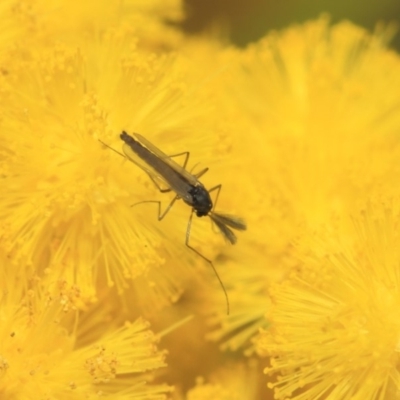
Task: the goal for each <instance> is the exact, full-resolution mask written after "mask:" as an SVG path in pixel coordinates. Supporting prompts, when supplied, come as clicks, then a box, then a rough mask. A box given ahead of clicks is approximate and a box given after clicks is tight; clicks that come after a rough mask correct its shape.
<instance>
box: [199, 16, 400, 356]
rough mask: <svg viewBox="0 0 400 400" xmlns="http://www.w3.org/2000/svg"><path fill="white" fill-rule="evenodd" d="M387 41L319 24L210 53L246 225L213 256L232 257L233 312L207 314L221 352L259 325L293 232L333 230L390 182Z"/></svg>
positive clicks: (394, 136)
mask: <svg viewBox="0 0 400 400" xmlns="http://www.w3.org/2000/svg"><path fill="white" fill-rule="evenodd" d="M386 34H387V31H382V32H378V33H377V34H376V35H370V34H368V33H367V32H366V31H365V30H363V29H361V28H358V27H356V26H354V25H352V24H350V23H348V22H343V23H340V24H337V25H334V26H329V22H328V21H327V19H326V18H321V19H319V20H317V21H312V22H309V23H306V24H304V25H302V26H293V27H290V28H288V29H286V30H284V31H282V32H280V33H277V32H274V33H271V34H269V35H267V36H266V37H265V38H264V39H262V40H261V41H260V42H259V43H256V44H254V45H251V46H249V48H247V49H245V50H244V51H239V50H237V49H229V50H227V51H226V53H225V54H223V55H221V56H220V59H219V60H218V62H219V63H222V62H225V63H226V65H227V66H226V68H225V69H222V68H221V69H222V71H223V73H221V80H222V81H223V82H221V85H222V86H223V85H225V88H226V89H225V90H220V91H219V92H218V94H219V95H220V96H221V101H220V103H221V107H222V108H225V112H226V113H228V115H231V119H232V121H234V123H235V124H236V125H237V129H233V130H232V131H231V132H232V146H233V148H235V149H240V163H241V164H240V167H235V168H233V170H234V171H235V172H234V174H231V175H230V176H226V179H225V181H224V183H226V185H227V186H232V185H234V182H236V185H237V187H238V193H239V196H240V198H241V199H242V205H243V210H244V215H245V216H246V219H247V221H248V226H249V230H248V231H247V232H246V235H243V237H242V238H241V242H240V248H239V249H235V250H237V251H238V253H237V254H235V253H234V252H230V253H229V254H226V253H224V252H223V253H222V254H221V258H222V259H228V260H229V255H233V254H235V258H236V260H240V262H236V260H235V259H234V260H233V261H232V262H229V261H228V263H229V264H230V265H229V267H228V266H227V267H226V268H225V265H222V266H221V267H220V268H219V272H220V275H221V276H222V277H223V280H224V282H225V283H226V285H227V287H228V294H229V296H230V298H231V299H232V307H231V309H232V312H231V316H230V317H229V318H225V316H223V315H222V314H218V313H217V312H216V309H217V307H216V306H209V305H208V306H207V307H205V309H206V310H207V311H208V312H211V313H212V314H213V315H212V317H211V323H212V324H213V326H214V327H215V328H214V331H213V332H212V333H211V335H210V338H212V339H219V340H222V344H221V346H222V347H223V348H230V349H237V348H239V347H244V348H246V349H247V350H251V346H252V345H251V338H252V337H254V336H255V335H256V334H257V330H258V329H259V328H265V327H266V326H267V324H268V321H266V320H264V319H263V318H260V316H261V313H262V312H263V311H264V312H266V311H267V310H268V308H269V285H270V284H271V283H273V282H279V281H280V280H282V278H284V277H285V276H286V275H288V274H289V273H290V271H291V269H292V268H296V267H297V266H298V264H299V263H300V260H299V259H298V255H297V254H296V252H293V248H292V243H293V242H294V241H296V239H297V237H299V236H300V237H301V235H303V234H307V233H308V232H309V231H313V230H314V229H320V227H326V228H329V229H332V231H333V232H334V231H335V229H336V228H337V225H338V224H339V223H341V221H342V216H346V215H347V214H348V213H349V212H350V210H352V209H353V208H354V207H356V206H357V204H358V203H359V202H360V201H362V200H363V199H364V198H365V196H366V195H367V193H370V191H371V190H378V189H377V188H378V187H380V188H381V189H382V188H385V189H388V188H390V186H395V185H397V183H396V182H398V178H399V172H400V171H399V163H398V161H396V160H398V159H399V156H400V153H399V150H400V147H399V141H398V131H399V129H400V114H399V113H397V112H396V111H395V110H397V106H398V104H399V101H400V95H399V93H398V91H396V90H393V87H397V86H399V85H400V73H399V72H400V60H399V57H398V56H397V55H396V54H395V53H393V52H392V51H390V50H388V49H387V47H386V45H385V35H386ZM215 58H216V57H215ZM232 92H233V93H234V96H232ZM238 128H239V129H238ZM232 163H233V162H232ZM343 229H344V227H343ZM304 232H306V233H304ZM239 271H240V272H239ZM207 295H208V292H207ZM213 300H215V297H214V296H213ZM218 324H219V326H218Z"/></svg>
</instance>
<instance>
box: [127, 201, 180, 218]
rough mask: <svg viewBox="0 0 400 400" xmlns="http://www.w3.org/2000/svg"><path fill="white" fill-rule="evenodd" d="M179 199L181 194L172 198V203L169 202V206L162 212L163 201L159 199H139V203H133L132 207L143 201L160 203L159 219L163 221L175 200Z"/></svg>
mask: <svg viewBox="0 0 400 400" xmlns="http://www.w3.org/2000/svg"><path fill="white" fill-rule="evenodd" d="M178 199H180V197H179V196H175V197H174V198H173V199H172V201H171V203H169V205H168V207H167V208H166V209H165V210H164V211H163V212H161V201H158V200H144V201H139V203H135V204H132V205H131V207H135V206H137V205H139V204H143V203H157V204H158V220H159V221H161V220H162V219H163V218H164V217H165V216H166V215H167V214H168V211H169V210H170V209H171V208H172V206H173V205H174V203H175V201H176V200H178Z"/></svg>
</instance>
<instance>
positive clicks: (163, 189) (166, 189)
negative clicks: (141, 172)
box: [147, 174, 172, 193]
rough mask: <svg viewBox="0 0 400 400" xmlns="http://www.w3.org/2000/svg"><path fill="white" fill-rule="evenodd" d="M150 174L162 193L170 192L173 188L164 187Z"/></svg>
mask: <svg viewBox="0 0 400 400" xmlns="http://www.w3.org/2000/svg"><path fill="white" fill-rule="evenodd" d="M147 175H148V176H149V178H150V179H151V180H152V181H153V183H154V184H155V185H156V187H157V189H158V190H159V191H160V192H161V193H168V192H170V191H171V190H172V189H171V188H162V187H161V186H160V185H159V184H158V183H157V181H156V180H155V179H154V178H153V177H152V175H151V174H147Z"/></svg>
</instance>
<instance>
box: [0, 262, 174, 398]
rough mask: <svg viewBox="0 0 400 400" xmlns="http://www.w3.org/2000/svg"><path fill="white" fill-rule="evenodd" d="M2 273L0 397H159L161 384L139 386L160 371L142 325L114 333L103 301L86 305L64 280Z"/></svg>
mask: <svg viewBox="0 0 400 400" xmlns="http://www.w3.org/2000/svg"><path fill="white" fill-rule="evenodd" d="M1 271H2V272H1V275H2V278H6V280H2V283H1V286H2V288H1V299H0V303H1V307H0V309H1V312H0V315H1V326H0V342H1V346H0V397H1V398H4V399H38V398H46V399H61V398H62V399H71V400H72V399H77V398H82V399H83V398H87V399H89V398H90V399H91V398H93V399H94V398H97V397H98V396H100V397H101V396H108V397H109V398H110V399H112V398H115V399H128V398H129V399H131V398H137V399H153V400H161V399H165V398H166V393H168V392H169V391H170V388H169V387H168V386H166V385H151V384H147V383H146V382H149V381H150V380H151V379H152V372H151V371H153V370H156V369H159V368H160V367H163V366H165V362H164V353H163V352H160V351H158V350H157V348H156V342H157V340H156V337H155V336H154V335H153V334H152V332H151V331H150V330H149V325H148V323H147V322H146V321H144V320H143V319H138V320H136V321H135V322H133V323H126V324H125V325H124V326H122V327H120V328H117V327H116V326H115V324H114V323H113V322H112V320H110V316H109V315H108V307H107V302H105V304H102V306H101V307H98V306H94V307H89V306H87V305H86V304H84V302H83V299H82V298H81V295H80V291H79V289H78V288H77V287H71V286H68V285H67V284H66V282H65V281H63V280H53V281H51V278H50V277H49V279H48V280H46V281H45V280H43V281H42V280H40V279H32V280H30V281H24V279H23V278H22V276H23V275H16V276H13V274H11V273H10V271H13V269H11V265H10V263H9V262H2V268H1ZM6 271H9V272H6ZM26 287H29V290H26ZM83 308H85V311H81V312H78V309H83ZM107 322H108V323H107Z"/></svg>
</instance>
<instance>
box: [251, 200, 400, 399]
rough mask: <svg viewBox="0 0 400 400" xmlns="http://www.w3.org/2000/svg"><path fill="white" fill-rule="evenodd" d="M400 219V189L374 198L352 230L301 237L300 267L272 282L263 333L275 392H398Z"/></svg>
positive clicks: (332, 395) (337, 395)
mask: <svg viewBox="0 0 400 400" xmlns="http://www.w3.org/2000/svg"><path fill="white" fill-rule="evenodd" d="M399 224H400V209H399V198H398V197H397V196H396V197H395V198H393V199H390V200H389V199H388V200H386V201H383V200H382V199H380V200H379V201H378V200H377V201H371V202H370V204H369V205H368V206H367V207H366V208H365V209H364V210H363V211H361V212H360V213H359V214H358V215H355V216H354V217H353V230H352V231H351V232H350V231H349V230H346V231H344V232H343V231H341V230H338V232H337V233H336V235H334V234H332V232H331V231H328V232H318V233H317V234H316V235H315V236H314V237H310V236H308V237H307V236H304V237H303V238H302V240H301V242H302V246H301V247H300V251H299V254H298V257H299V259H302V263H303V265H302V271H301V272H300V273H299V274H298V275H297V276H296V275H295V276H293V278H292V279H290V280H289V281H287V282H285V283H282V284H281V285H277V287H276V288H275V289H274V291H273V294H272V303H273V305H272V307H271V310H270V313H269V315H268V318H269V320H270V322H271V327H270V329H269V330H268V331H265V332H263V333H261V335H260V338H259V341H258V348H259V350H260V352H261V353H262V354H268V355H271V356H272V358H271V367H270V368H268V369H266V371H265V372H266V373H269V374H273V378H272V379H273V383H270V384H269V386H270V387H271V388H274V389H275V398H276V399H287V398H292V399H306V398H307V399H317V398H322V397H324V398H326V399H340V400H346V399H349V400H350V399H365V400H369V399H371V400H372V399H377V398H379V399H393V398H394V397H396V396H397V394H398V393H399V391H400V384H399V379H398V363H399V343H400V342H399V338H400V323H399V309H400V290H399V288H400V280H399V274H398V268H399V265H400V253H399V251H398V241H399V236H400V234H399V230H398V227H399Z"/></svg>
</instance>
